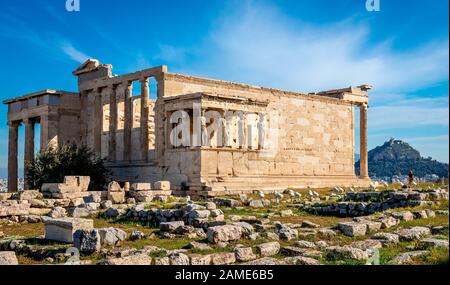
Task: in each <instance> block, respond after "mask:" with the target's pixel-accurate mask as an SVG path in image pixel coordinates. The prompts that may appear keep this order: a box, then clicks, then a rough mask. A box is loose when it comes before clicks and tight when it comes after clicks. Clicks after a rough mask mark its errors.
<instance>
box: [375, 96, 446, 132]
mask: <svg viewBox="0 0 450 285" xmlns="http://www.w3.org/2000/svg"><path fill="white" fill-rule="evenodd" d="M368 112H369V113H368V126H369V129H370V130H371V131H377V130H388V129H399V128H402V129H408V128H410V129H418V128H423V127H425V126H440V127H443V128H447V131H448V126H449V122H448V116H449V108H448V97H437V98H416V99H409V100H406V99H404V100H399V101H397V102H395V103H391V104H388V105H382V106H375V107H370V108H369V111H368Z"/></svg>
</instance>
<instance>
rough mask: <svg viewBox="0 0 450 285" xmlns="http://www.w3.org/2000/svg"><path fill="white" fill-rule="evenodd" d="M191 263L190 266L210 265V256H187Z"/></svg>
mask: <svg viewBox="0 0 450 285" xmlns="http://www.w3.org/2000/svg"><path fill="white" fill-rule="evenodd" d="M189 259H190V261H191V265H210V264H211V256H210V255H201V254H193V255H190V256H189Z"/></svg>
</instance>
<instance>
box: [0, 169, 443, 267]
mask: <svg viewBox="0 0 450 285" xmlns="http://www.w3.org/2000/svg"><path fill="white" fill-rule="evenodd" d="M75 178H76V177H75ZM75 178H74V177H67V178H66V179H65V182H64V183H61V184H47V185H45V188H44V187H43V190H44V189H45V190H44V191H42V192H39V191H33V190H27V191H23V192H21V193H18V194H14V195H11V196H10V197H9V198H8V199H2V200H0V205H1V207H0V218H1V219H2V220H3V221H7V222H8V223H43V224H44V225H45V235H44V236H42V237H36V238H35V239H36V242H35V243H33V244H27V241H26V240H25V239H21V238H14V237H12V238H11V237H3V238H2V237H1V236H0V238H1V239H0V264H17V257H16V255H26V256H29V257H31V258H33V259H35V260H45V261H46V262H51V263H63V262H66V261H67V260H68V258H69V257H70V254H68V253H67V252H66V249H67V248H68V247H70V246H73V247H75V248H77V249H78V251H79V252H80V253H81V254H82V255H91V254H94V253H95V254H97V255H99V256H100V261H96V263H97V264H105V265H128V264H140V265H150V264H153V265H209V264H213V265H227V264H235V263H239V264H248V265H259V264H260V265H265V264H271V265H274V264H285V265H319V264H322V263H323V260H324V259H327V260H335V261H336V262H339V261H340V260H347V259H351V260H356V261H358V262H365V261H366V260H368V259H369V258H370V257H371V256H373V254H374V250H375V249H379V248H382V247H385V246H391V245H395V244H398V243H399V242H411V241H412V242H416V244H417V247H416V248H411V249H415V250H413V251H410V252H406V253H402V254H400V255H398V256H397V257H395V258H394V259H392V261H391V263H393V264H407V263H411V262H412V260H413V259H414V258H415V257H417V256H420V255H422V254H427V253H428V251H429V250H431V249H433V248H447V249H448V240H443V239H442V235H448V225H446V226H445V225H444V226H411V227H399V224H400V223H401V222H410V221H414V220H418V219H425V218H429V217H435V216H436V215H448V211H445V210H444V211H443V210H437V211H433V210H431V209H426V210H417V211H409V210H403V211H393V210H392V208H396V207H392V208H389V209H390V210H388V211H383V212H382V213H378V214H369V215H363V216H362V215H353V214H352V215H350V216H355V217H354V218H353V220H352V221H348V220H346V221H342V222H338V223H336V224H335V225H334V226H331V227H322V226H321V225H320V224H318V223H314V222H311V221H308V220H302V221H301V222H299V223H296V224H291V223H286V222H279V221H276V219H278V218H280V219H281V218H289V217H293V216H296V214H295V212H294V211H293V210H294V209H296V208H297V209H308V207H309V206H311V207H312V208H317V207H316V204H317V203H315V202H312V203H311V202H310V201H311V200H317V198H318V197H317V195H315V197H313V198H314V199H310V200H309V201H303V202H302V201H301V200H300V199H298V195H295V194H292V195H285V197H283V198H281V199H280V198H276V200H271V199H269V198H268V197H266V198H265V199H252V198H251V197H248V196H246V195H239V197H237V198H217V197H216V198H213V199H209V200H206V201H201V202H193V201H190V199H185V198H177V197H173V196H169V195H166V194H168V192H167V191H170V190H168V189H170V184H168V183H166V182H158V183H155V185H153V187H151V185H150V184H147V183H134V184H131V185H130V186H129V187H128V186H126V185H125V186H121V185H120V184H119V183H117V182H111V183H110V184H109V185H108V191H104V192H101V193H99V192H95V191H94V192H92V191H87V188H88V185H89V180H88V179H84V178H83V179H75ZM70 184H73V185H74V188H73V189H72V190H73V191H72V190H71V189H70V187H69V186H68V185H70ZM74 189H75V190H74ZM155 189H156V190H155ZM155 191H156V192H155ZM133 192H134V194H131V193H133ZM139 192H142V193H144V192H152V193H157V194H149V193H145V194H143V195H140V194H136V193H139ZM163 192H164V193H165V194H164V195H161V196H158V195H160V194H161V193H163ZM49 193H50V194H49ZM73 193H76V194H74V195H72V194H73ZM80 193H83V195H81V194H80ZM117 193H120V194H117ZM373 193H374V192H360V193H354V192H350V193H346V194H349V195H348V196H345V198H344V199H349V198H350V197H351V198H352V199H355V200H360V201H361V202H352V203H373V202H369V201H378V202H375V203H391V204H392V199H394V200H395V201H397V202H398V203H399V204H402V205H410V204H409V201H425V202H430V201H431V202H433V203H434V202H436V201H438V200H441V199H448V194H447V192H446V191H445V190H425V191H398V192H391V191H380V192H379V193H380V194H373ZM377 193H378V192H377ZM54 194H62V195H54ZM116 194H117V195H116ZM68 196H70V197H71V198H67V197H68ZM131 196H133V197H131ZM45 197H51V198H45ZM55 197H61V198H55ZM142 197H146V198H145V199H143V200H140V199H141V198H142ZM148 197H152V199H151V201H154V199H156V200H157V201H161V200H160V199H159V197H166V198H165V199H164V201H166V202H167V201H168V197H171V198H170V199H171V200H170V201H171V202H170V203H169V204H170V205H171V207H170V208H164V207H162V208H161V207H159V208H158V207H155V205H158V204H157V203H156V204H155V203H150V202H148V201H147V198H148ZM322 198H323V197H319V199H322ZM417 198H420V199H429V200H417ZM128 199H134V201H130V200H128ZM295 199H297V200H295ZM127 200H128V201H130V202H135V203H133V204H131V203H130V204H127ZM262 200H265V201H269V202H261V201H262ZM381 200H382V202H380V201H381ZM139 201H147V202H139ZM252 201H260V202H261V203H262V205H263V207H270V208H274V209H276V208H277V207H278V206H279V205H280V204H281V203H283V205H287V206H288V207H289V209H285V208H283V209H281V210H280V211H279V212H278V214H275V213H268V214H267V218H260V217H256V216H252V215H228V216H227V217H225V214H224V212H223V210H224V209H225V210H226V209H227V207H228V208H229V209H232V208H236V209H241V208H245V207H248V209H255V211H257V210H258V208H259V206H258V207H255V205H256V204H257V203H259V202H257V203H256V204H255V203H252ZM402 201H406V204H404V203H405V202H402ZM397 202H396V203H397ZM331 203H334V202H331ZM336 203H350V201H344V202H336ZM321 204H330V203H329V202H325V203H323V202H322V203H321ZM413 204H415V205H417V204H420V203H417V202H413ZM425 204H426V205H431V203H430V204H428V203H425ZM425 204H421V205H425ZM219 207H221V208H219ZM33 209H34V210H33ZM44 209H45V211H44ZM309 209H311V208H309ZM36 210H37V211H36ZM33 211H36V212H33ZM39 211H41V212H39ZM361 213H362V212H361ZM364 213H366V212H365V211H364ZM341 214H342V213H341V212H340V213H339V214H338V215H341ZM94 217H98V218H104V219H109V220H113V221H126V222H136V223H140V224H142V225H146V226H151V227H152V228H154V229H155V230H154V231H153V233H152V234H151V235H146V234H145V233H144V232H141V231H137V230H134V231H130V232H125V231H123V230H122V229H119V228H115V227H109V228H96V227H95V226H94V221H93V220H92V219H91V218H94ZM390 228H393V229H390ZM337 235H342V236H347V237H349V238H351V239H353V238H356V239H355V240H353V241H352V242H348V243H343V244H341V243H340V242H337V239H335V237H336V236H337ZM154 238H157V239H176V238H185V239H189V240H192V241H191V242H190V243H189V245H188V246H187V247H186V248H180V249H177V250H167V249H164V248H159V247H155V246H145V247H144V248H143V249H140V250H138V249H134V248H126V247H125V248H122V247H121V245H122V244H123V243H124V242H125V241H127V240H130V241H135V240H142V239H154ZM44 240H50V241H53V242H56V243H58V244H61V245H65V247H62V248H61V249H55V248H49V249H43V248H42V247H38V246H35V244H39V243H40V242H41V241H44ZM242 240H251V241H253V242H254V245H253V246H248V245H242V244H240V241H242ZM285 243H288V244H289V245H286V244H285ZM218 248H223V250H220V252H215V251H216V249H218ZM191 251H193V252H191ZM87 263H89V262H87ZM77 264H84V263H83V262H78V263H77Z"/></svg>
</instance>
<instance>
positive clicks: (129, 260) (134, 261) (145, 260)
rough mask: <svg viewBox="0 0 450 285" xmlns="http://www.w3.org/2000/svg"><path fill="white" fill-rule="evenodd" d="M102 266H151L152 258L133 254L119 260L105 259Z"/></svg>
mask: <svg viewBox="0 0 450 285" xmlns="http://www.w3.org/2000/svg"><path fill="white" fill-rule="evenodd" d="M102 264H104V265H151V264H152V258H151V257H150V256H148V255H146V254H143V253H141V254H134V255H130V256H126V257H121V258H111V259H107V260H106V261H105V262H104V263H102Z"/></svg>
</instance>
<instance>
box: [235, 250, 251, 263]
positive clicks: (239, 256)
mask: <svg viewBox="0 0 450 285" xmlns="http://www.w3.org/2000/svg"><path fill="white" fill-rule="evenodd" d="M234 254H235V256H236V260H237V261H241V262H242V261H249V260H253V259H256V255H255V254H254V253H253V250H252V248H251V247H236V248H234Z"/></svg>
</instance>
